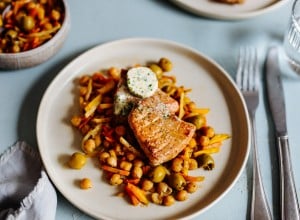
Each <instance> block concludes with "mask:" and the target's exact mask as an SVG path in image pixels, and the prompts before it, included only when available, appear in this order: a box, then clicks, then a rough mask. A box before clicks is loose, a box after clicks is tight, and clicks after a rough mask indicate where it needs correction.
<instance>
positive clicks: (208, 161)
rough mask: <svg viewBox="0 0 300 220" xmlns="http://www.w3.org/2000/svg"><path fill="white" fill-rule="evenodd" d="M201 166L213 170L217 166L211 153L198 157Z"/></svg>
mask: <svg viewBox="0 0 300 220" xmlns="http://www.w3.org/2000/svg"><path fill="white" fill-rule="evenodd" d="M197 161H198V164H199V167H203V169H205V170H212V169H214V168H215V161H214V159H213V158H212V156H211V155H209V154H201V155H200V156H199V157H198V158H197Z"/></svg>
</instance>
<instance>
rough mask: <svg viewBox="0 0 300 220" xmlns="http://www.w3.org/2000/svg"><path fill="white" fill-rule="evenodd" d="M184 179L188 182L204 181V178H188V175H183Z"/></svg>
mask: <svg viewBox="0 0 300 220" xmlns="http://www.w3.org/2000/svg"><path fill="white" fill-rule="evenodd" d="M182 176H183V178H184V179H185V180H186V181H188V182H202V181H204V179H205V177H204V176H188V175H184V174H183V175H182Z"/></svg>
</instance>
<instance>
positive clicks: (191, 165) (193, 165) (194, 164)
mask: <svg viewBox="0 0 300 220" xmlns="http://www.w3.org/2000/svg"><path fill="white" fill-rule="evenodd" d="M197 168H198V162H197V160H195V159H193V158H190V159H189V170H195V169H197Z"/></svg>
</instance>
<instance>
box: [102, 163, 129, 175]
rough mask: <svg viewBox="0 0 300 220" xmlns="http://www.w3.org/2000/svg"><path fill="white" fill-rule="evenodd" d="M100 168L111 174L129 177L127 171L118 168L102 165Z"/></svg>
mask: <svg viewBox="0 0 300 220" xmlns="http://www.w3.org/2000/svg"><path fill="white" fill-rule="evenodd" d="M101 168H102V169H103V170H105V171H108V172H111V173H117V174H120V175H122V176H129V175H130V172H129V171H127V170H122V169H118V168H115V167H111V166H108V165H102V166H101Z"/></svg>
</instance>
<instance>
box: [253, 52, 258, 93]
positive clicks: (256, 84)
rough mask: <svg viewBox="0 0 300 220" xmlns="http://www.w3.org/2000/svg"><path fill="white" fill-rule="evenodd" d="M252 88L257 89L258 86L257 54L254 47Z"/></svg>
mask: <svg viewBox="0 0 300 220" xmlns="http://www.w3.org/2000/svg"><path fill="white" fill-rule="evenodd" d="M254 76H255V77H254V80H255V81H254V83H255V86H254V89H255V90H258V87H259V63H258V55H257V50H256V49H255V63H254Z"/></svg>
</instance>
